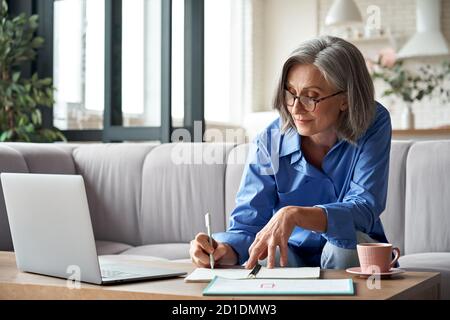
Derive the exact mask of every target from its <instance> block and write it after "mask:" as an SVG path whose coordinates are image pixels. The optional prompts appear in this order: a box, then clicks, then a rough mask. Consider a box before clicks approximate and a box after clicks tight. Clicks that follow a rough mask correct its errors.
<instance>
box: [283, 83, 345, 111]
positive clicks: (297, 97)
mask: <svg viewBox="0 0 450 320" xmlns="http://www.w3.org/2000/svg"><path fill="white" fill-rule="evenodd" d="M284 90H285V91H286V92H288V93H289V94H290V95H292V96H293V97H294V102H293V103H292V105H289V104H288V103H287V101H285V103H286V105H287V106H288V107H293V106H295V100H298V101H300V103H301V100H300V99H301V97H304V98H308V99H309V100H312V101H314V108H313V109H312V110H308V108H307V107H306V106H305V104H303V103H302V105H303V107H304V108H305V110H306V111H308V112H314V110H316V107H317V104H318V103H319V102H322V101H323V100H326V99H328V98H332V97H334V96H337V95H338V94H341V93H344V92H345V91H344V90H341V91H338V92H336V93H333V94H330V95H329V96H326V97H322V98H310V97H307V96H302V95H300V96H296V95H295V94H292V92H290V91H289V90H288V89H287V88H285V89H284ZM285 100H286V97H285Z"/></svg>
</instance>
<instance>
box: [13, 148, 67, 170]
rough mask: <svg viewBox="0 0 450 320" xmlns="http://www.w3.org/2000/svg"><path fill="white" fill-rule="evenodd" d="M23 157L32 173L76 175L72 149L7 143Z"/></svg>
mask: <svg viewBox="0 0 450 320" xmlns="http://www.w3.org/2000/svg"><path fill="white" fill-rule="evenodd" d="M7 145H8V146H9V147H11V148H13V149H15V150H17V151H18V152H20V154H21V155H22V156H23V158H24V159H25V162H26V163H27V167H28V171H29V172H31V173H54V174H75V165H74V162H73V159H72V154H71V149H70V148H68V147H65V146H64V145H62V144H60V147H59V146H58V144H47V143H44V144H40V143H23V142H22V143H20V142H17V143H7Z"/></svg>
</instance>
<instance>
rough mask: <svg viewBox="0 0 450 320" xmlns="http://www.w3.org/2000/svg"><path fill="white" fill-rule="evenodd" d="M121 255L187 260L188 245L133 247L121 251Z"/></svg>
mask: <svg viewBox="0 0 450 320" xmlns="http://www.w3.org/2000/svg"><path fill="white" fill-rule="evenodd" d="M121 254H124V255H134V256H151V257H158V258H165V259H169V260H174V259H188V258H189V257H190V256H189V243H161V244H149V245H145V246H139V247H134V248H131V249H128V250H125V251H123V252H122V253H121Z"/></svg>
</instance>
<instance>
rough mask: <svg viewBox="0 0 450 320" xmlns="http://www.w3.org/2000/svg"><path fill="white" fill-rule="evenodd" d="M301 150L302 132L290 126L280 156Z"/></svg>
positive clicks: (283, 140) (285, 134) (284, 137)
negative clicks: (299, 132)
mask: <svg viewBox="0 0 450 320" xmlns="http://www.w3.org/2000/svg"><path fill="white" fill-rule="evenodd" d="M297 151H300V134H298V132H297V131H296V130H294V129H292V128H289V129H288V130H287V131H286V132H285V133H284V134H283V135H282V141H281V147H280V157H284V156H287V155H289V154H291V153H294V152H297Z"/></svg>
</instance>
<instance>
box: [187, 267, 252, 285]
mask: <svg viewBox="0 0 450 320" xmlns="http://www.w3.org/2000/svg"><path fill="white" fill-rule="evenodd" d="M249 273H250V270H248V269H209V268H197V269H195V270H194V271H193V272H192V273H191V274H190V275H188V276H187V277H186V278H184V281H185V282H209V281H211V280H212V279H214V277H215V276H218V277H222V278H227V279H246V278H247V275H248V274H249Z"/></svg>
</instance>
